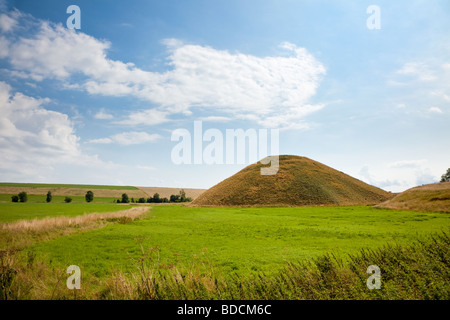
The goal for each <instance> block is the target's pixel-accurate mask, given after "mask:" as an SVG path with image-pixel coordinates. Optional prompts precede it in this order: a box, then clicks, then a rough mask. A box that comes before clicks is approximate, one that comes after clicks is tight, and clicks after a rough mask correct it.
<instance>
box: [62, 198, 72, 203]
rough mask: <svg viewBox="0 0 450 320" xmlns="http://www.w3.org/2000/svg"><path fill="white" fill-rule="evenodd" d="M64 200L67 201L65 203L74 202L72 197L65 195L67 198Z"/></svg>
mask: <svg viewBox="0 0 450 320" xmlns="http://www.w3.org/2000/svg"><path fill="white" fill-rule="evenodd" d="M64 202H65V203H70V202H72V198H70V197H65V198H64Z"/></svg>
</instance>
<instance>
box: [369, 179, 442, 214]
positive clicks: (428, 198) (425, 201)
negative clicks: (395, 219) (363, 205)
mask: <svg viewBox="0 0 450 320" xmlns="http://www.w3.org/2000/svg"><path fill="white" fill-rule="evenodd" d="M377 207H380V208H388V209H400V210H413V211H435V212H450V182H441V183H434V184H427V185H424V186H420V187H414V188H411V189H408V190H406V191H404V192H402V193H400V194H398V195H397V196H395V197H394V198H392V199H390V200H388V201H386V202H383V203H381V204H380V205H378V206H377Z"/></svg>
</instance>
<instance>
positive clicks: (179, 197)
mask: <svg viewBox="0 0 450 320" xmlns="http://www.w3.org/2000/svg"><path fill="white" fill-rule="evenodd" d="M84 198H85V200H86V202H92V201H93V200H94V193H93V192H92V191H90V190H89V191H88V192H86V195H85V196H84ZM52 200H53V196H52V193H51V191H49V192H47V196H46V198H45V201H46V202H47V203H49V202H52ZM11 201H12V202H27V201H28V195H27V193H26V192H25V191H22V192H20V193H19V194H18V195H13V196H12V197H11ZM191 201H192V198H191V197H186V192H184V190H183V189H181V190H180V193H179V194H172V195H170V197H169V199H168V198H161V197H160V196H159V193H155V194H154V195H153V197H150V198H147V199H146V198H139V199H136V200H135V199H134V198H131V199H130V198H129V197H128V195H127V194H126V193H124V194H122V198H121V199H117V200H115V201H114V202H116V203H171V202H172V203H176V202H191ZM64 202H66V203H70V202H72V198H71V197H65V198H64Z"/></svg>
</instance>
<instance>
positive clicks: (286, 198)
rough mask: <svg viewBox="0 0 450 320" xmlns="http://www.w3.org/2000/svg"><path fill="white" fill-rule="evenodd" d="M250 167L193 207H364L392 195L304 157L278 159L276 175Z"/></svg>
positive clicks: (204, 195)
mask: <svg viewBox="0 0 450 320" xmlns="http://www.w3.org/2000/svg"><path fill="white" fill-rule="evenodd" d="M261 167H262V165H261V164H259V163H257V164H252V165H250V166H248V167H246V168H244V169H243V170H241V171H240V172H238V173H236V174H235V175H233V176H232V177H230V178H228V179H226V180H224V181H222V182H221V183H219V184H217V185H215V186H214V187H212V188H211V189H209V190H208V191H205V192H204V193H203V194H201V195H200V196H199V197H198V198H197V199H196V200H195V201H194V202H193V205H199V206H205V205H206V206H217V205H219V206H221V205H222V206H228V205H231V206H233V205H268V206H284V205H291V206H310V205H366V204H376V203H380V202H382V201H385V200H387V199H389V198H390V197H392V196H393V195H392V194H390V193H388V192H386V191H384V190H381V189H379V188H376V187H374V186H371V185H368V184H366V183H364V182H362V181H360V180H357V179H355V178H353V177H350V176H348V175H346V174H344V173H342V172H340V171H337V170H334V169H333V168H330V167H328V166H326V165H323V164H321V163H319V162H317V161H313V160H311V159H308V158H305V157H298V156H280V167H279V171H278V173H277V174H276V175H268V176H263V175H261V174H260V168H261Z"/></svg>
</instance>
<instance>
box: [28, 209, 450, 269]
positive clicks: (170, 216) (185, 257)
mask: <svg viewBox="0 0 450 320" xmlns="http://www.w3.org/2000/svg"><path fill="white" fill-rule="evenodd" d="M449 228H450V217H449V216H448V215H446V214H440V213H414V212H406V211H394V210H384V209H374V208H370V207H310V208H306V207H304V208H196V207H182V206H161V207H154V208H153V209H152V211H151V213H150V214H149V215H148V216H147V218H145V219H143V220H140V221H136V222H133V223H130V224H125V225H120V224H119V225H111V226H108V227H105V228H103V229H99V230H94V231H90V232H87V233H81V234H75V235H71V236H68V237H62V238H59V239H56V240H53V241H49V242H45V243H39V244H36V245H35V246H33V247H32V248H31V250H33V251H35V252H36V253H37V254H38V256H40V257H42V256H48V259H49V260H51V261H53V263H57V264H60V265H63V266H64V265H70V264H76V265H79V266H80V267H81V268H82V269H83V270H84V272H85V274H89V275H94V276H96V277H97V276H102V275H105V274H106V273H108V272H109V271H111V270H114V269H123V270H128V271H130V270H135V269H134V266H133V264H132V263H131V262H130V257H134V258H136V257H138V256H139V255H140V249H139V246H138V244H137V242H136V239H137V238H143V239H144V240H143V245H144V247H145V248H149V247H160V249H161V251H160V255H161V263H162V264H163V265H166V266H169V265H176V266H177V267H178V268H180V269H183V267H188V266H189V265H190V263H192V261H193V260H194V261H195V260H197V261H211V262H212V263H213V264H214V266H215V267H216V268H217V269H218V270H219V271H220V272H223V273H225V274H229V273H230V272H239V273H242V274H248V273H249V272H252V271H265V272H273V271H276V270H280V268H282V267H283V266H284V265H285V263H286V261H291V262H292V261H298V260H302V259H310V258H313V257H317V256H319V255H322V254H324V253H326V252H333V253H334V254H336V255H338V256H344V254H348V253H356V252H357V251H358V250H359V249H361V248H363V247H370V248H377V247H380V246H382V245H383V244H385V243H386V242H391V243H392V242H398V243H410V242H411V241H412V240H415V239H417V237H418V236H421V235H428V234H431V233H433V232H439V231H446V232H448V231H449ZM49 260H47V261H49Z"/></svg>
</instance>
